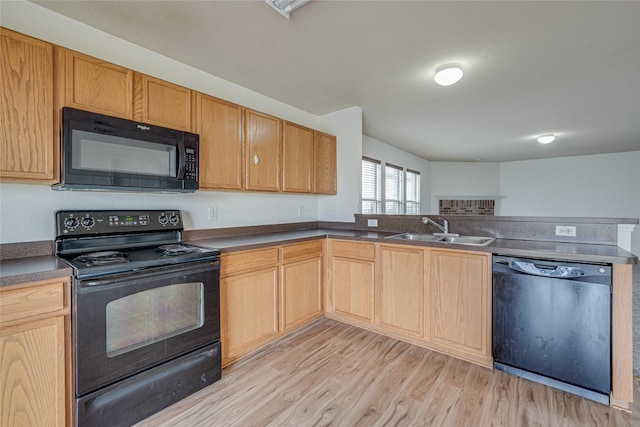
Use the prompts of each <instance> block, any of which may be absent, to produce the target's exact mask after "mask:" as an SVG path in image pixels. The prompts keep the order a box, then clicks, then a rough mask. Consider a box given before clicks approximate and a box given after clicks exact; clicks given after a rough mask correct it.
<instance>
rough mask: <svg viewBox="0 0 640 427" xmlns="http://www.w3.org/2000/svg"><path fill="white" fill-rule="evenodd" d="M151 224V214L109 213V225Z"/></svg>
mask: <svg viewBox="0 0 640 427" xmlns="http://www.w3.org/2000/svg"><path fill="white" fill-rule="evenodd" d="M138 225H149V215H123V216H119V215H109V227H127V226H138Z"/></svg>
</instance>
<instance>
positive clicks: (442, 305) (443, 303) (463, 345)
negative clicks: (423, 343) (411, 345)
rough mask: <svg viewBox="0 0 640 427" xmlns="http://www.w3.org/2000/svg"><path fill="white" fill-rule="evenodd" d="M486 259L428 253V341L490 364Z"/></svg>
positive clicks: (456, 253) (458, 253)
mask: <svg viewBox="0 0 640 427" xmlns="http://www.w3.org/2000/svg"><path fill="white" fill-rule="evenodd" d="M489 259H490V255H487V254H479V253H470V252H462V251H446V250H431V257H430V260H431V275H430V276H431V280H430V284H429V285H430V311H431V316H430V322H429V332H430V339H431V340H432V341H433V342H434V343H435V344H439V345H441V346H443V347H444V348H446V349H447V350H449V351H451V352H452V353H454V354H460V355H462V356H465V355H469V356H472V357H473V356H476V357H477V358H478V359H479V360H482V359H484V360H485V362H487V363H490V361H491V353H490V351H491V345H490V339H491V338H490V336H491V334H490V318H489V316H490V312H491V301H490V295H491V291H490V286H491V284H490V271H489Z"/></svg>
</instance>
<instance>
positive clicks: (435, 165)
mask: <svg viewBox="0 0 640 427" xmlns="http://www.w3.org/2000/svg"><path fill="white" fill-rule="evenodd" d="M430 166H431V178H430V183H431V200H432V202H431V211H430V213H432V214H437V213H438V210H439V200H440V199H447V198H465V199H474V198H483V197H486V198H487V199H493V198H497V196H499V195H500V168H499V163H490V162H486V163H471V162H431V163H430ZM499 203H500V200H499V198H498V201H497V204H499Z"/></svg>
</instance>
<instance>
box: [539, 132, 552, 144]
mask: <svg viewBox="0 0 640 427" xmlns="http://www.w3.org/2000/svg"><path fill="white" fill-rule="evenodd" d="M555 140H556V136H555V135H553V134H549V135H542V136H539V137H538V142H539V143H540V144H549V143H551V142H553V141H555Z"/></svg>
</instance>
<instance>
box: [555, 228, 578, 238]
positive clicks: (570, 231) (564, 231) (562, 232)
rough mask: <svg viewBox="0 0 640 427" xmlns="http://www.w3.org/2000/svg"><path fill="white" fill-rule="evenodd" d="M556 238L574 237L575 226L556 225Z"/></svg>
mask: <svg viewBox="0 0 640 427" xmlns="http://www.w3.org/2000/svg"><path fill="white" fill-rule="evenodd" d="M556 236H568V237H576V227H575V225H556Z"/></svg>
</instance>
